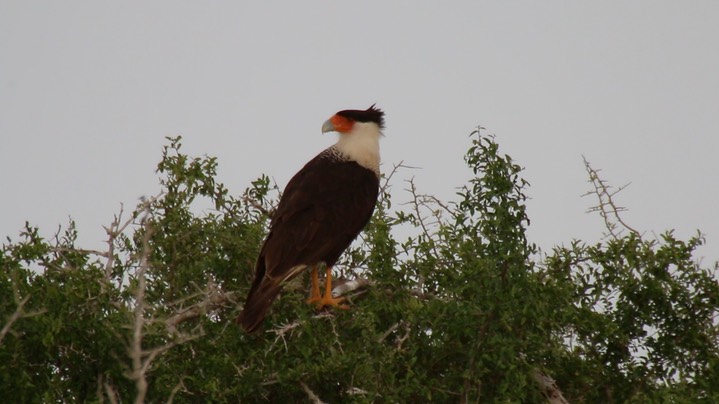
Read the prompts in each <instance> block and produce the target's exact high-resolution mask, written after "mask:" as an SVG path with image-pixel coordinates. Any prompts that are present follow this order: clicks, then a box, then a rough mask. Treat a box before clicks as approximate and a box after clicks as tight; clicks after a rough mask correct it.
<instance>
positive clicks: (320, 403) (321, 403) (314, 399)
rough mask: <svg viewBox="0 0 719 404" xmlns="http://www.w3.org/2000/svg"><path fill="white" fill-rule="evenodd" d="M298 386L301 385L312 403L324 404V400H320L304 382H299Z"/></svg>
mask: <svg viewBox="0 0 719 404" xmlns="http://www.w3.org/2000/svg"><path fill="white" fill-rule="evenodd" d="M300 386H302V390H304V391H305V393H307V397H308V398H309V399H310V401H311V402H312V403H314V404H325V402H324V401H322V400H320V398H319V397H317V394H315V393H314V392H313V391H312V390H310V388H309V387H307V385H306V384H305V382H300Z"/></svg>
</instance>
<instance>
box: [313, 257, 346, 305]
mask: <svg viewBox="0 0 719 404" xmlns="http://www.w3.org/2000/svg"><path fill="white" fill-rule="evenodd" d="M315 275H316V273H315ZM318 293H319V290H318ZM344 300H345V298H344V297H332V268H329V267H328V268H327V276H326V277H325V294H324V296H322V298H321V299H320V298H318V299H317V300H316V303H315V306H316V307H317V309H318V310H319V309H322V308H323V307H326V306H332V307H334V308H337V309H342V310H347V309H349V306H346V305H344V304H340V303H341V302H343V301H344Z"/></svg>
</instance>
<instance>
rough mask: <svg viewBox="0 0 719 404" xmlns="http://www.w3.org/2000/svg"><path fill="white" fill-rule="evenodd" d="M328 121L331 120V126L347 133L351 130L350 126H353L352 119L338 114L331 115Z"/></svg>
mask: <svg viewBox="0 0 719 404" xmlns="http://www.w3.org/2000/svg"><path fill="white" fill-rule="evenodd" d="M330 122H332V126H334V127H335V130H336V131H337V132H341V133H347V132H349V131H351V130H352V126H354V121H353V120H351V119H347V118H345V117H343V116H339V115H334V116H332V118H330Z"/></svg>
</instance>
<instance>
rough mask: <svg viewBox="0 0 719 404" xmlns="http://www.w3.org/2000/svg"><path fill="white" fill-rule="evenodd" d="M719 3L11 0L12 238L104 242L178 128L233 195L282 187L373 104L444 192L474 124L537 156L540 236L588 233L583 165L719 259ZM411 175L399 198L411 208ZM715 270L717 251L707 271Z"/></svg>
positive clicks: (2, 161) (534, 203) (643, 225)
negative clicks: (349, 117)
mask: <svg viewBox="0 0 719 404" xmlns="http://www.w3.org/2000/svg"><path fill="white" fill-rule="evenodd" d="M718 21H719V2H717V1H691V2H679V1H671V2H669V1H657V0H652V1H632V2H624V1H621V2H620V1H602V2H598V1H597V2H584V1H581V2H577V1H574V2H569V1H563V2H536V1H531V2H529V1H528V2H515V1H512V2H505V1H503V2H499V1H497V2H478V1H471V2H419V1H401V2H400V1H397V2H392V1H376V2H371V1H362V2H340V1H312V2H289V1H287V2H241V1H213V2H199V1H178V0H172V1H152V2H139V1H137V2H128V1H125V2H98V1H62V2H59V1H24V0H23V1H14V0H0V173H2V174H0V175H1V176H2V177H1V178H2V202H0V236H2V237H3V239H4V238H5V236H10V237H11V238H13V239H17V238H18V232H19V231H20V230H21V228H22V226H23V224H24V222H25V220H29V221H30V222H31V223H33V224H36V225H39V226H40V227H41V229H42V230H43V234H45V235H51V234H53V233H54V231H55V230H56V228H57V226H58V225H59V224H65V223H67V220H68V217H72V218H74V219H75V220H76V221H77V222H78V226H79V229H80V241H81V244H83V245H82V246H84V247H88V248H95V247H99V246H100V243H101V241H102V240H103V239H104V237H105V236H104V233H103V230H102V228H101V225H103V224H104V225H106V224H108V223H109V222H110V221H111V220H112V216H113V214H114V213H116V212H117V211H118V209H119V206H120V203H124V204H125V205H126V206H128V207H134V206H135V204H136V203H137V201H138V198H139V197H140V196H142V195H152V194H155V193H156V192H157V190H158V189H159V187H158V184H157V177H156V175H155V173H154V169H155V167H156V164H157V163H158V161H159V160H160V153H161V148H162V145H164V144H166V141H165V139H164V138H165V136H170V135H182V136H183V138H184V139H183V143H184V149H185V151H186V152H188V153H190V154H193V155H202V154H207V155H211V156H217V157H218V159H219V164H220V168H219V170H220V180H221V181H222V182H224V183H225V185H226V186H227V187H228V188H229V189H230V191H231V192H233V193H235V194H239V193H241V192H242V190H243V189H244V188H245V187H247V186H248V184H249V181H251V180H252V179H254V178H256V177H258V176H259V175H261V174H262V173H266V174H268V175H270V176H272V177H273V178H274V179H275V180H276V181H277V182H278V184H279V185H280V186H284V185H285V184H286V182H287V181H288V179H289V178H290V177H291V176H292V175H293V174H294V173H295V172H296V171H297V170H298V169H299V168H300V167H301V166H302V165H303V164H304V163H305V162H306V161H307V160H309V159H310V158H311V157H313V156H314V155H315V154H316V153H317V152H319V151H320V150H322V149H323V148H325V147H327V146H329V145H330V144H331V143H332V142H333V141H334V136H333V135H321V134H320V126H321V124H322V122H323V121H324V120H325V119H327V118H328V117H329V116H331V115H332V114H333V113H334V112H336V111H337V110H340V109H346V108H366V107H368V106H369V105H370V104H372V103H374V102H376V103H377V105H378V106H379V107H381V108H383V109H384V110H385V111H386V113H387V128H386V131H385V134H386V137H385V138H384V139H383V141H382V142H383V143H382V154H383V161H384V164H383V167H384V169H385V170H387V168H391V166H392V164H393V163H398V162H400V161H404V162H405V164H408V165H412V166H418V167H421V169H420V170H414V171H405V172H403V173H400V174H399V177H398V180H399V179H402V178H409V177H411V176H414V177H416V180H417V183H418V185H419V187H420V190H421V191H424V192H427V193H434V194H436V195H438V196H440V197H442V198H445V199H447V198H452V197H453V196H454V192H455V191H456V190H455V187H457V186H459V185H462V184H464V183H465V181H466V179H467V178H468V176H469V172H468V170H467V169H466V168H465V166H464V163H463V161H462V156H463V154H464V152H465V150H466V149H467V147H468V146H469V139H468V137H467V136H468V134H469V133H470V132H471V131H472V130H473V128H474V127H475V126H477V125H482V126H484V127H486V128H487V132H488V133H493V134H495V135H496V136H497V140H498V142H499V143H500V146H501V148H502V151H503V152H504V153H508V154H510V155H512V156H513V157H514V158H515V160H517V162H518V163H519V164H520V165H522V166H524V167H525V168H526V171H525V172H524V176H525V178H526V179H527V180H528V181H529V182H530V183H531V188H530V189H529V192H528V193H529V195H530V196H531V198H532V199H531V201H529V203H528V208H529V215H530V218H531V220H532V224H531V227H530V231H529V235H530V238H531V241H534V242H536V243H538V244H539V245H541V246H542V247H543V248H545V249H546V248H549V247H551V246H552V245H555V244H561V243H565V244H566V243H568V242H570V241H571V240H572V239H574V238H581V239H583V240H586V241H591V242H594V241H597V240H599V239H600V237H601V234H602V229H603V228H602V222H601V219H600V218H599V217H598V216H597V215H596V214H595V215H589V214H587V213H585V212H586V210H587V208H589V207H590V206H592V205H593V204H594V203H595V200H593V199H590V198H582V197H581V195H582V194H583V193H584V192H585V191H587V190H588V189H589V184H587V183H586V180H587V175H586V172H585V171H584V167H583V164H582V155H584V156H586V158H587V159H588V160H589V161H590V162H591V163H592V164H593V165H594V166H595V167H596V168H601V169H603V171H602V173H603V175H604V178H605V179H606V180H608V181H609V182H610V183H611V184H614V185H617V186H618V185H623V184H625V183H628V182H631V185H630V186H629V188H627V189H626V190H625V191H623V192H622V193H621V194H620V195H619V196H618V202H619V203H620V204H621V205H623V206H626V207H628V208H629V212H627V213H626V214H625V215H624V218H625V220H626V221H627V222H628V223H629V224H631V225H632V226H634V227H635V228H638V229H640V230H642V231H646V232H648V233H649V234H651V232H661V231H663V230H665V229H670V228H675V229H677V234H678V235H680V236H682V237H688V236H689V235H692V234H693V233H694V232H695V230H697V229H700V230H702V231H703V232H704V233H705V234H706V236H707V246H706V247H704V248H702V249H701V250H700V256H704V257H706V259H707V260H709V261H714V260H716V259H719V215H717V214H716V205H717V197H718V196H719V185H718V184H717V180H716V176H717V173H719V158H717V151H718V150H719V140H718V139H717V127H719V23H718ZM401 188H402V183H401V181H397V183H396V186H395V197H397V198H398V199H397V200H398V201H401V200H403V195H402V193H401V192H400V190H401ZM705 263H706V262H705Z"/></svg>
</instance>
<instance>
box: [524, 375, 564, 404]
mask: <svg viewBox="0 0 719 404" xmlns="http://www.w3.org/2000/svg"><path fill="white" fill-rule="evenodd" d="M532 377H533V378H534V381H536V382H537V383H538V384H539V387H540V388H541V390H542V393H543V394H544V396H545V397H546V398H547V401H548V402H549V403H551V404H569V401H567V399H566V398H564V395H563V394H562V391H561V390H559V387H557V383H556V382H555V381H554V379H552V378H551V377H549V376H547V375H545V374H544V373H542V372H540V371H538V370H536V369H535V370H534V371H533V372H532Z"/></svg>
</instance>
